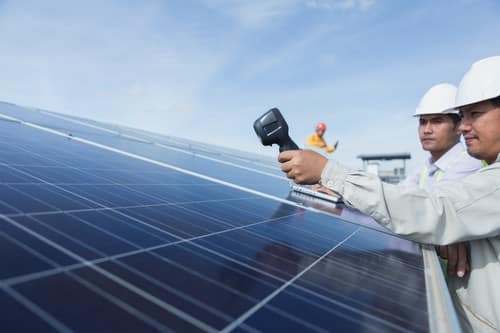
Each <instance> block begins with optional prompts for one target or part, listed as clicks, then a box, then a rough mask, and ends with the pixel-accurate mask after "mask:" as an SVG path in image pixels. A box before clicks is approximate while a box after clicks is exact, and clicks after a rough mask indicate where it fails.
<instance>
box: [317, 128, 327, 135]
mask: <svg viewBox="0 0 500 333" xmlns="http://www.w3.org/2000/svg"><path fill="white" fill-rule="evenodd" d="M316 134H318V135H319V136H323V134H325V131H323V130H322V129H321V128H316Z"/></svg>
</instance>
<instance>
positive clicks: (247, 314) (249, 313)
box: [220, 228, 360, 333]
mask: <svg viewBox="0 0 500 333" xmlns="http://www.w3.org/2000/svg"><path fill="white" fill-rule="evenodd" d="M359 230H360V228H358V229H356V230H355V231H354V232H352V233H351V234H350V235H349V236H348V237H346V238H345V239H344V240H343V241H342V242H340V243H339V244H337V245H336V246H334V247H332V248H331V249H330V250H329V251H328V252H326V253H325V254H323V255H322V256H321V257H319V258H318V259H317V260H316V261H314V262H313V263H312V264H311V265H309V266H308V267H306V268H305V269H304V270H302V271H301V272H300V273H299V274H297V275H296V276H295V277H294V278H292V279H291V280H289V281H287V282H286V283H285V284H283V285H282V286H281V287H279V288H278V289H276V290H275V291H274V292H273V293H271V294H270V295H268V296H267V297H266V298H264V299H263V300H261V301H260V302H259V303H258V304H256V305H255V306H253V307H252V308H251V309H249V310H248V311H246V312H245V313H244V314H242V315H241V316H240V317H239V318H237V319H236V320H234V321H233V322H232V323H231V324H229V325H227V326H226V327H224V328H223V329H222V330H221V331H220V332H221V333H229V332H231V331H232V330H234V329H235V328H236V327H237V326H239V325H240V324H241V323H243V322H244V321H245V320H246V319H247V318H249V317H250V316H252V315H253V314H254V313H255V312H257V311H258V310H259V309H260V308H262V307H263V306H264V305H265V304H267V303H269V302H270V301H271V300H272V299H273V298H274V297H275V296H276V295H278V294H279V293H281V292H282V291H283V290H285V289H286V288H287V287H288V286H290V285H291V284H292V283H294V282H295V281H296V280H297V279H299V278H300V277H301V276H302V275H304V274H305V273H306V272H307V271H308V270H309V269H311V268H312V267H313V266H314V265H316V264H317V263H318V262H319V261H321V260H322V259H323V258H325V257H326V256H327V255H329V254H330V253H331V252H332V251H334V250H335V249H336V248H337V247H339V246H341V245H342V244H343V243H344V242H345V241H347V240H348V239H349V238H351V237H352V236H354V235H355V234H356V233H357V232H358V231H359Z"/></svg>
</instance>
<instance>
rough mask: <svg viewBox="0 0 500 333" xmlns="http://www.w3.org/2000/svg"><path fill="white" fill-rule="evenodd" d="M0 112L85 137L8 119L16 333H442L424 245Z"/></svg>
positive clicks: (6, 287)
mask: <svg viewBox="0 0 500 333" xmlns="http://www.w3.org/2000/svg"><path fill="white" fill-rule="evenodd" d="M0 114H6V115H9V116H11V117H16V118H18V119H22V120H26V121H29V122H33V123H36V124H39V125H43V126H46V127H48V128H51V129H55V130H61V129H64V131H63V132H64V133H67V132H68V131H69V130H71V133H73V137H61V136H58V135H54V134H51V133H47V132H44V131H42V130H40V129H34V128H31V127H29V126H27V125H24V124H21V123H16V122H11V121H0V127H1V131H0V251H1V252H2V253H3V256H2V258H3V260H2V262H0V286H1V290H0V307H1V309H2V311H1V314H0V327H1V329H2V331H26V332H33V331H36V332H43V331H62V332H64V331H141V332H142V331H144V332H152V331H163V332H169V331H172V332H198V331H199V332H215V331H223V332H229V331H233V332H276V331H290V332H331V331H341V332H344V331H349V332H351V331H352V332H361V331H370V332H426V331H428V327H429V325H428V319H427V318H428V313H427V305H426V290H425V284H424V271H423V264H422V255H421V253H420V249H419V248H418V247H417V246H416V245H414V244H412V243H410V242H408V241H404V240H401V239H399V238H396V237H394V236H392V235H389V234H386V233H381V232H378V231H374V230H371V229H367V228H365V227H362V226H360V225H356V224H353V223H348V222H346V221H344V220H342V219H339V218H336V217H333V216H331V215H326V214H323V213H318V212H314V211H311V210H308V209H306V208H302V207H298V206H295V205H291V204H289V203H286V202H284V201H281V202H280V201H278V200H272V199H269V198H267V197H263V196H261V195H259V194H258V193H256V192H255V191H252V190H258V191H261V192H263V193H265V194H272V195H278V196H279V197H280V198H283V199H286V197H287V194H288V184H287V182H286V181H284V180H281V179H278V178H275V177H273V176H270V175H266V174H264V173H258V172H252V171H251V170H248V169H242V168H240V167H235V166H231V165H230V164H223V163H222V164H221V163H219V162H217V161H213V160H209V159H206V158H200V157H197V156H196V154H194V155H193V154H191V155H189V154H185V153H180V152H176V151H175V150H168V149H163V148H161V147H158V146H155V145H152V144H146V143H144V142H139V141H137V140H129V139H127V138H126V137H120V136H118V135H112V134H111V133H106V132H102V131H100V130H98V129H95V128H89V127H85V126H83V125H81V124H78V123H74V122H68V121H65V120H63V119H59V118H53V117H52V118H51V117H50V116H48V115H44V114H41V113H36V112H35V111H26V110H23V109H22V108H19V107H16V106H14V105H7V106H6V105H5V104H2V105H0ZM89 123H91V124H93V125H95V126H97V125H99V126H101V125H102V126H103V127H105V126H109V125H103V124H99V123H97V122H89ZM109 129H113V130H116V129H118V127H116V128H115V127H113V126H111V127H109ZM127 133H134V134H137V133H139V134H141V133H140V131H139V132H134V131H133V130H129V132H127ZM143 134H144V137H146V136H147V135H146V134H145V133H143ZM148 135H149V134H148ZM153 136H154V135H153ZM76 137H83V138H86V139H89V140H93V141H95V142H97V143H100V144H104V145H109V146H110V147H112V148H115V149H121V150H123V151H125V152H127V153H135V154H137V155H139V156H142V157H147V158H151V159H154V160H155V161H158V162H163V163H167V164H168V165H172V166H174V167H179V168H181V169H183V170H186V171H182V170H176V169H173V168H170V167H168V165H167V167H164V166H160V165H155V164H152V163H148V162H146V161H144V160H140V159H137V158H134V157H131V156H125V155H123V154H119V153H117V152H112V151H109V150H104V149H101V148H98V147H95V146H91V145H89V144H85V143H82V142H79V141H77V140H76V139H75V138H76ZM148 138H149V139H151V135H149V137H148ZM160 139H161V138H160ZM162 140H164V139H162ZM171 141H172V140H171ZM163 143H165V144H167V143H170V144H173V143H172V142H169V139H168V138H167V139H165V140H164V141H163ZM175 143H176V144H177V147H180V145H181V144H185V142H182V141H179V140H177V141H176V142H175ZM186 147H187V146H186ZM186 147H184V148H186ZM196 149H197V153H200V152H201V151H204V153H205V154H208V155H205V157H206V156H210V157H214V156H217V157H218V158H219V159H224V158H226V161H230V163H236V162H238V161H239V163H241V162H242V159H240V157H239V156H237V154H235V153H234V152H233V151H223V152H221V153H220V154H217V149H216V148H214V147H209V146H205V145H201V144H200V145H199V146H197V147H196ZM263 165H265V164H263ZM265 169H266V168H265V167H261V168H260V169H257V170H258V171H263V170H265ZM193 172H197V173H199V174H200V175H199V176H196V175H194V174H192V173H193ZM206 176H210V177H213V178H216V179H215V180H214V181H211V180H210V179H208V178H207V177H206ZM217 179H219V180H221V181H220V182H219V181H216V180H217ZM224 182H229V183H233V184H234V185H235V186H233V185H231V184H227V185H226V183H224ZM246 185H248V190H244V189H240V188H238V186H245V187H247V186H246Z"/></svg>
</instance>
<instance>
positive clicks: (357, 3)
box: [306, 0, 375, 10]
mask: <svg viewBox="0 0 500 333" xmlns="http://www.w3.org/2000/svg"><path fill="white" fill-rule="evenodd" d="M374 4H375V0H309V1H308V2H307V3H306V6H307V7H309V8H315V9H357V8H359V9H361V10H365V9H367V8H369V7H371V6H373V5H374Z"/></svg>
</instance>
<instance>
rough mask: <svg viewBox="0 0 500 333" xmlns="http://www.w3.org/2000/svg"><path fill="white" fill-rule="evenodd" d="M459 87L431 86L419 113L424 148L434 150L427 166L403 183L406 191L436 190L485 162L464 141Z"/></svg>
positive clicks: (442, 84)
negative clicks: (466, 146) (459, 109)
mask: <svg viewBox="0 0 500 333" xmlns="http://www.w3.org/2000/svg"><path fill="white" fill-rule="evenodd" d="M456 93H457V88H456V87H455V86H454V85H452V84H449V83H440V84H437V85H435V86H433V87H432V88H430V89H429V90H428V91H427V92H426V93H425V95H424V96H423V97H422V99H421V100H420V103H419V105H418V107H417V110H416V112H415V117H419V126H418V136H419V139H420V143H421V144H422V149H423V150H425V151H428V152H429V153H430V155H431V156H430V157H429V158H428V159H427V160H426V161H425V162H424V165H423V166H422V167H421V168H419V169H416V170H415V171H414V172H412V173H410V175H409V176H408V177H406V179H405V180H404V181H402V182H401V186H403V187H404V189H405V190H407V191H408V190H414V189H417V188H421V189H426V190H432V189H433V188H434V186H436V185H438V184H442V183H444V182H447V181H450V180H456V179H462V178H463V177H465V176H467V175H470V174H471V173H474V172H476V171H477V170H479V169H480V168H481V167H482V163H481V162H480V161H479V160H477V159H475V158H472V157H470V156H469V155H468V154H467V152H466V151H465V147H464V145H463V144H462V143H461V142H460V135H461V132H460V130H459V125H460V117H459V115H458V110H457V109H453V107H454V105H455V98H456Z"/></svg>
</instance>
